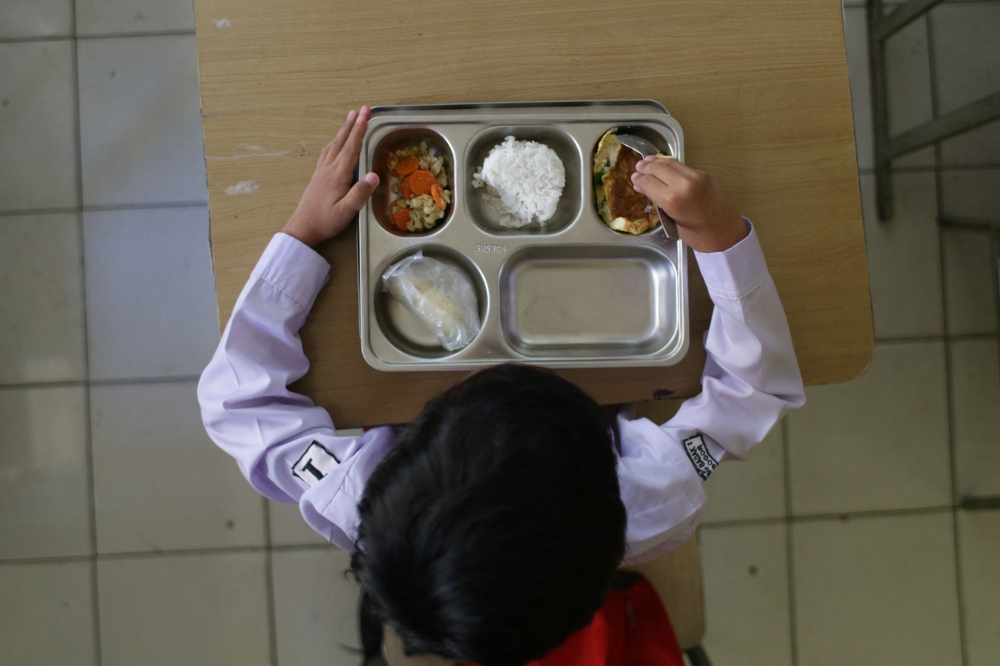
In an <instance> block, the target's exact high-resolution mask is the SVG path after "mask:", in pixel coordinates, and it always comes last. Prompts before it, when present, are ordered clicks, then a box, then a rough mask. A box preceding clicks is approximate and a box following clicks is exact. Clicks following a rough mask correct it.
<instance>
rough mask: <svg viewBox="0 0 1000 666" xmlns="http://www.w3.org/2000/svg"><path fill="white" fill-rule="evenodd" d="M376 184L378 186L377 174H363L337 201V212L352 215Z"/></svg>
mask: <svg viewBox="0 0 1000 666" xmlns="http://www.w3.org/2000/svg"><path fill="white" fill-rule="evenodd" d="M376 186H378V176H376V175H375V174H374V173H371V172H369V173H367V174H365V176H364V177H363V178H362V179H361V180H359V181H358V182H356V183H354V187H352V188H351V189H350V190H348V192H347V194H345V195H344V198H343V199H341V200H340V201H339V202H337V205H336V206H335V208H337V209H339V210H338V213H343V214H344V215H346V216H348V217H353V216H354V214H355V213H357V212H358V211H359V210H361V207H362V206H364V205H365V202H366V201H368V197H370V196H371V195H372V192H374V191H375V188H376Z"/></svg>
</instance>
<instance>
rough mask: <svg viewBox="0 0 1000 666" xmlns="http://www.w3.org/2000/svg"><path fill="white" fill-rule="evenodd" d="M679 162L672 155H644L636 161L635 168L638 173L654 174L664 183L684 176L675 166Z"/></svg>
mask: <svg viewBox="0 0 1000 666" xmlns="http://www.w3.org/2000/svg"><path fill="white" fill-rule="evenodd" d="M679 164H680V162H678V161H677V160H675V159H674V158H672V157H668V158H662V157H659V158H657V157H645V158H643V159H641V160H639V161H638V162H637V163H636V165H635V170H636V171H637V172H639V173H644V174H648V175H652V176H656V177H657V178H659V179H660V180H662V181H663V182H664V183H667V184H670V182H671V181H673V180H677V178H680V177H684V175H685V174H684V173H683V172H681V170H680V169H679V168H678V167H677V165H679ZM685 168H688V167H685Z"/></svg>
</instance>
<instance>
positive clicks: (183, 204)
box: [0, 102, 208, 217]
mask: <svg viewBox="0 0 1000 666" xmlns="http://www.w3.org/2000/svg"><path fill="white" fill-rule="evenodd" d="M77 104H79V102H77ZM81 161H82V160H81ZM81 178H82V176H81ZM80 201H83V195H82V192H81V193H80ZM207 207H208V200H207V199H205V200H203V201H154V202H152V203H134V204H103V205H93V206H73V207H68V208H67V207H63V208H22V209H11V210H0V217H15V216H23V215H59V214H68V213H104V212H113V211H120V210H158V209H162V208H207Z"/></svg>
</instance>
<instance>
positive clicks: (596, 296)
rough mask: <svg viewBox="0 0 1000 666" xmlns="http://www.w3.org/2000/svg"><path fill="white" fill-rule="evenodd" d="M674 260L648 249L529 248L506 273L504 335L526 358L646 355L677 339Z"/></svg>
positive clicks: (511, 259)
mask: <svg viewBox="0 0 1000 666" xmlns="http://www.w3.org/2000/svg"><path fill="white" fill-rule="evenodd" d="M676 282H677V274H676V269H675V266H674V264H673V262H672V261H671V260H670V258H669V257H667V256H666V255H665V254H663V253H662V252H660V251H659V250H657V249H656V248H654V247H650V246H644V245H620V246H615V245H599V246H583V245H550V246H535V247H525V248H524V249H521V250H519V251H517V252H516V253H514V254H512V255H511V256H510V257H509V258H508V259H507V261H506V262H505V263H504V266H503V268H502V269H501V271H500V282H499V287H500V293H499V301H500V330H501V333H502V335H503V337H504V339H505V341H506V342H507V344H509V345H510V347H511V348H512V349H514V350H515V351H516V352H518V353H519V354H521V355H523V356H526V357H552V356H558V357H618V358H623V357H624V358H628V357H639V356H646V355H650V354H653V353H654V352H656V351H657V350H660V349H662V348H663V347H665V346H666V345H668V344H669V343H670V342H671V341H672V340H673V339H674V338H675V336H676V335H677V330H676V329H677V295H676V294H677V290H676Z"/></svg>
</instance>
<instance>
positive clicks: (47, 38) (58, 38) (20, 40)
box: [0, 35, 76, 44]
mask: <svg viewBox="0 0 1000 666" xmlns="http://www.w3.org/2000/svg"><path fill="white" fill-rule="evenodd" d="M74 40H76V37H74V36H73V35H38V36H31V37H0V44H29V43H32V42H69V41H74Z"/></svg>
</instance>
